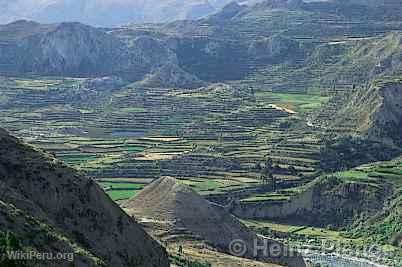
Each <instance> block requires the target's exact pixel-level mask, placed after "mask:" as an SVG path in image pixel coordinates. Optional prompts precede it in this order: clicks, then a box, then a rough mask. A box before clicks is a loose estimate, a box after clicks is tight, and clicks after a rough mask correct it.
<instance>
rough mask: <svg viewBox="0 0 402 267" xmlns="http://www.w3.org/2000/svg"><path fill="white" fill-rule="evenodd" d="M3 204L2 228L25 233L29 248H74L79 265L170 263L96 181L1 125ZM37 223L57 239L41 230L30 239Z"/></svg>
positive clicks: (0, 191) (0, 190)
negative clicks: (15, 135) (7, 131)
mask: <svg viewBox="0 0 402 267" xmlns="http://www.w3.org/2000/svg"><path fill="white" fill-rule="evenodd" d="M0 206H2V207H3V206H4V207H6V209H5V210H4V209H3V208H1V212H0V229H1V230H12V231H13V232H15V233H16V234H17V235H21V238H22V241H23V242H24V243H25V245H26V246H31V247H34V248H35V249H36V250H38V251H40V252H45V251H48V250H50V252H54V253H56V252H71V251H73V252H75V253H76V254H77V255H76V257H75V262H74V265H75V266H80V265H79V263H80V262H82V261H84V262H87V263H88V264H87V265H85V266H93V265H98V263H96V264H95V262H97V260H96V259H99V261H100V262H104V263H105V264H106V265H107V266H121V267H123V266H144V267H155V266H158V267H159V266H161V267H167V266H169V262H168V258H167V255H166V252H165V251H164V250H163V249H162V248H161V247H160V245H159V244H158V243H157V242H156V241H154V240H153V239H152V238H151V237H150V236H148V235H147V234H146V232H145V231H144V230H142V229H141V227H140V226H139V225H138V224H137V223H136V222H135V221H134V220H133V219H132V218H130V217H129V216H128V215H126V214H125V213H124V212H123V211H122V210H121V209H120V208H119V207H118V206H117V205H116V204H115V203H114V202H113V201H112V200H111V199H110V198H109V197H108V196H107V195H106V194H105V193H104V192H103V190H102V189H101V188H100V187H99V186H98V185H97V184H96V183H95V182H94V181H93V180H92V179H90V178H87V177H85V176H83V175H81V174H80V173H77V171H75V170H73V169H71V168H70V167H68V166H66V165H64V164H63V163H61V162H60V161H58V160H56V159H55V158H53V157H51V156H49V155H46V154H43V153H42V152H40V151H38V150H36V149H34V148H32V147H30V146H28V145H26V144H23V143H22V142H20V141H19V140H17V139H16V138H13V137H11V136H10V135H8V134H7V133H6V132H5V131H3V130H1V129H0ZM10 219H11V220H12V221H10ZM26 221H29V224H26V223H25V222H26ZM38 225H42V226H45V225H47V226H48V228H46V229H47V230H46V231H47V232H51V233H52V236H56V237H57V238H56V237H54V238H52V237H51V236H49V237H48V238H50V240H53V241H46V242H40V241H41V240H40V238H43V236H46V235H43V234H42V235H41V236H38V238H39V240H38V239H33V238H31V237H32V235H29V234H30V233H31V234H35V233H36V232H37V228H38ZM42 233H43V231H42ZM60 236H62V237H64V238H65V239H64V238H60ZM37 242H39V243H37ZM41 244H42V245H44V247H43V246H41ZM79 248H82V249H79ZM80 251H81V252H80ZM82 251H85V252H82ZM92 263H94V264H93V265H92ZM51 264H52V263H51V262H43V264H41V266H52V265H51ZM77 264H78V265H77ZM99 264H100V263H99ZM60 265H61V266H71V263H70V262H66V261H64V262H62V263H60ZM81 266H82V265H81Z"/></svg>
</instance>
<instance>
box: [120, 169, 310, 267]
mask: <svg viewBox="0 0 402 267" xmlns="http://www.w3.org/2000/svg"><path fill="white" fill-rule="evenodd" d="M122 206H123V208H125V209H126V210H127V212H128V214H130V215H133V216H135V217H137V218H140V219H143V220H151V221H156V222H159V223H161V224H165V227H166V228H167V231H168V233H169V232H171V234H173V233H175V232H176V235H177V233H178V232H183V231H184V232H189V233H191V234H192V235H193V236H199V237H201V238H202V239H204V240H206V241H207V242H208V243H210V244H212V246H213V247H215V248H217V249H219V250H221V251H224V252H232V251H230V244H231V242H232V241H234V240H242V241H243V242H244V244H245V246H246V248H247V250H246V251H245V253H244V255H240V256H244V257H245V258H251V259H253V258H256V259H259V260H262V261H265V262H271V263H275V264H281V265H286V266H305V264H304V262H303V259H302V258H301V257H299V256H297V255H291V254H289V253H291V252H289V251H287V248H285V247H284V246H283V245H281V244H279V243H276V242H274V241H268V246H269V247H271V246H274V245H276V246H279V247H280V251H281V252H280V253H279V255H274V254H273V255H263V253H262V252H260V253H259V255H258V256H254V255H253V251H254V241H255V240H259V238H258V237H257V236H256V234H255V233H253V232H252V231H251V230H249V229H248V228H247V227H245V226H244V225H243V224H241V223H240V222H239V221H238V220H237V219H235V218H234V217H233V216H231V215H230V214H229V213H228V212H227V211H225V210H224V209H223V207H220V206H216V205H214V204H212V203H209V202H208V201H206V200H205V199H203V198H202V197H201V196H199V195H198V194H197V193H195V192H194V191H193V190H192V189H191V188H190V187H188V186H185V185H183V184H180V183H178V182H177V181H176V180H175V179H174V178H170V177H165V178H160V179H158V180H156V181H154V182H153V183H151V184H150V185H148V186H147V187H146V188H144V189H143V190H142V191H141V192H140V193H139V194H138V195H137V196H136V197H134V198H132V199H130V200H128V201H126V202H125V203H123V205H122ZM259 241H260V242H263V241H262V240H259ZM268 254H270V253H268Z"/></svg>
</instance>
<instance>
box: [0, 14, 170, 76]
mask: <svg viewBox="0 0 402 267" xmlns="http://www.w3.org/2000/svg"><path fill="white" fill-rule="evenodd" d="M0 39H1V40H2V42H1V43H0V71H1V72H3V73H9V74H21V73H34V74H42V75H64V76H79V77H86V76H105V75H113V74H116V75H119V76H123V77H124V78H126V79H128V80H138V79H140V78H142V77H143V76H144V75H145V74H146V73H149V72H150V71H151V69H152V68H157V67H158V66H161V65H162V64H166V63H172V64H174V63H176V62H177V60H176V56H175V54H174V53H173V52H172V51H171V50H170V49H168V48H167V47H166V45H165V44H163V42H162V41H160V40H158V39H155V38H152V37H147V36H136V38H134V39H132V40H130V42H129V43H127V42H123V40H121V39H119V38H116V37H115V36H113V35H111V34H108V33H106V32H104V31H102V30H99V29H95V28H92V27H90V26H86V25H83V24H80V23H61V24H57V25H40V24H37V23H33V22H28V21H17V22H14V23H12V24H8V25H3V26H1V27H0Z"/></svg>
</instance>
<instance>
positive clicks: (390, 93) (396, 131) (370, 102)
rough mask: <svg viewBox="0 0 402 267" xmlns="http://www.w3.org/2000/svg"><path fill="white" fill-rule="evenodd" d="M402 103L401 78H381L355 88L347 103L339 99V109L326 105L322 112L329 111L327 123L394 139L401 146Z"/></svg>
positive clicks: (385, 138)
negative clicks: (334, 110) (330, 108)
mask: <svg viewBox="0 0 402 267" xmlns="http://www.w3.org/2000/svg"><path fill="white" fill-rule="evenodd" d="M401 103H402V81H401V80H400V79H399V78H387V77H386V78H380V79H378V80H376V81H374V82H372V83H370V84H367V85H366V86H363V87H361V88H358V89H355V90H354V91H353V92H351V93H350V96H348V97H347V98H346V100H345V101H344V102H343V103H337V104H336V105H337V106H338V111H337V112H334V113H332V114H329V112H328V110H326V107H323V110H322V112H321V115H323V114H326V115H325V116H324V117H325V119H324V120H323V121H322V123H323V125H324V126H323V127H325V128H327V129H340V128H345V129H348V130H349V131H350V132H355V133H358V134H361V135H365V136H367V137H369V138H371V139H377V140H383V141H391V142H393V143H394V144H397V145H398V146H401V145H402V139H401V136H402V130H401V129H402V106H401ZM330 105H331V102H330ZM332 105H333V103H332Z"/></svg>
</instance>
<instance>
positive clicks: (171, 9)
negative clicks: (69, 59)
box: [0, 0, 261, 27]
mask: <svg viewBox="0 0 402 267" xmlns="http://www.w3.org/2000/svg"><path fill="white" fill-rule="evenodd" d="M260 1H261V0H245V1H241V0H238V1H237V2H239V3H243V4H246V3H248V4H254V3H256V2H260ZM230 2H232V0H15V1H9V0H0V13H1V16H0V24H3V23H10V22H12V21H15V20H20V19H27V20H35V21H38V22H42V23H55V22H65V21H76V22H82V23H86V24H90V25H93V26H105V27H110V26H117V25H121V24H126V23H130V22H135V23H144V22H170V21H174V20H182V19H197V18H200V17H203V16H205V15H209V14H211V13H214V12H216V11H218V10H219V9H220V8H222V7H223V6H225V5H226V4H228V3H230Z"/></svg>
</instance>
